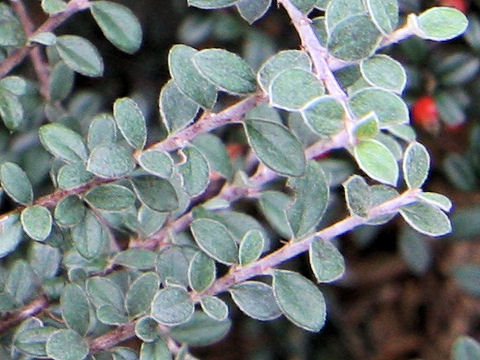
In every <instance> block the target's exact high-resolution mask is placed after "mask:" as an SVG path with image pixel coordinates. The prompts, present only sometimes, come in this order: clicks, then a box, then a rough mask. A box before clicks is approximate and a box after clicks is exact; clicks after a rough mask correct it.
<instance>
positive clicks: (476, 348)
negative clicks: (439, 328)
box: [452, 336, 480, 360]
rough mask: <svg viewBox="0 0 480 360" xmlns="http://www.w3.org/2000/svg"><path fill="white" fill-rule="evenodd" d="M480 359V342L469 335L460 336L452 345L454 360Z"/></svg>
mask: <svg viewBox="0 0 480 360" xmlns="http://www.w3.org/2000/svg"><path fill="white" fill-rule="evenodd" d="M478 359H480V344H479V343H478V342H477V341H476V340H475V339H473V338H471V337H469V336H460V337H459V338H458V339H457V340H455V343H454V344H453V347H452V360H478Z"/></svg>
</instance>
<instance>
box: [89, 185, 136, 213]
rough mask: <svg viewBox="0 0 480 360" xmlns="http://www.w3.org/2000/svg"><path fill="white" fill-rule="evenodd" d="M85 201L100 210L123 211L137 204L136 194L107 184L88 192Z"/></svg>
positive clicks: (127, 189) (124, 188)
mask: <svg viewBox="0 0 480 360" xmlns="http://www.w3.org/2000/svg"><path fill="white" fill-rule="evenodd" d="M85 200H86V201H87V202H88V203H89V204H90V205H92V206H93V207H95V208H97V209H100V210H105V211H122V210H125V209H128V208H129V207H131V206H133V205H134V204H135V194H134V193H133V192H132V191H131V190H130V189H129V188H127V187H125V186H122V185H117V184H105V185H100V186H97V187H95V188H93V189H92V190H90V191H89V192H87V193H86V194H85Z"/></svg>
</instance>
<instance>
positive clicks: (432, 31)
mask: <svg viewBox="0 0 480 360" xmlns="http://www.w3.org/2000/svg"><path fill="white" fill-rule="evenodd" d="M417 24H418V27H419V30H420V31H419V32H418V33H417V35H418V36H420V37H422V38H424V39H429V40H435V41H445V40H449V39H453V38H455V37H457V36H459V35H461V34H463V32H464V31H465V30H466V29H467V26H468V19H467V17H466V16H465V15H464V14H463V13H462V12H461V11H459V10H457V9H454V8H452V7H434V8H431V9H428V10H427V11H424V12H423V13H421V14H420V16H418V18H417Z"/></svg>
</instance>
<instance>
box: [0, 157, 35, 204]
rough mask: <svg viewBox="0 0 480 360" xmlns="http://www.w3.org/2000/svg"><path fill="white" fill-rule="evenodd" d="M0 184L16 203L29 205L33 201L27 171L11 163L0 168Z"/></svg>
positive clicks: (6, 163) (5, 163)
mask: <svg viewBox="0 0 480 360" xmlns="http://www.w3.org/2000/svg"><path fill="white" fill-rule="evenodd" d="M0 183H1V184H2V187H3V190H5V192H6V193H7V194H8V196H10V197H11V198H12V199H13V200H15V201H16V202H18V203H20V204H22V205H27V204H29V203H31V202H32V201H33V189H32V184H31V183H30V180H29V179H28V177H27V174H26V173H25V171H23V170H22V168H21V167H20V166H18V165H17V164H14V163H11V162H4V163H3V164H2V165H1V166H0Z"/></svg>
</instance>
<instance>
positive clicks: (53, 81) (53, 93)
mask: <svg viewBox="0 0 480 360" xmlns="http://www.w3.org/2000/svg"><path fill="white" fill-rule="evenodd" d="M74 79H75V73H74V72H73V71H72V69H70V68H69V67H68V66H67V65H65V63H64V62H63V61H59V62H58V63H56V64H55V66H54V68H53V69H52V72H51V73H50V86H49V89H48V91H49V93H50V99H51V100H53V101H58V100H63V99H65V98H66V97H67V96H68V95H69V94H70V92H71V91H72V88H73V81H74Z"/></svg>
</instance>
